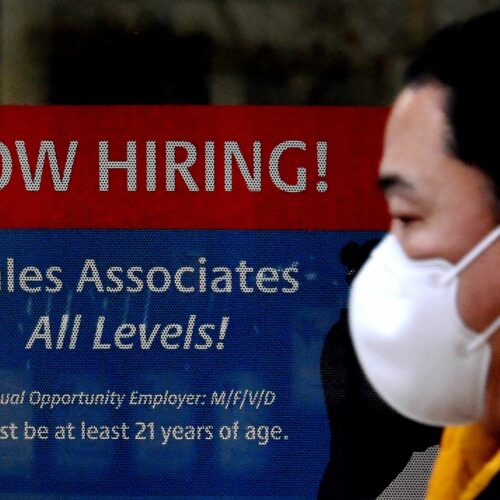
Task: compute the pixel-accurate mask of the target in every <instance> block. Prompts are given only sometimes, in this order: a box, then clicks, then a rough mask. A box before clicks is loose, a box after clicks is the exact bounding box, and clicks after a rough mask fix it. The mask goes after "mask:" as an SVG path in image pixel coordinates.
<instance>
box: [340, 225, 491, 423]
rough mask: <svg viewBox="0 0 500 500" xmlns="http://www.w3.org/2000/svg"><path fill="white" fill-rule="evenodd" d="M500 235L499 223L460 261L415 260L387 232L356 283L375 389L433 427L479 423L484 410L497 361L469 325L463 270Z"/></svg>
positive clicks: (360, 350) (362, 351) (354, 303)
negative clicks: (460, 304) (461, 298)
mask: <svg viewBox="0 0 500 500" xmlns="http://www.w3.org/2000/svg"><path fill="white" fill-rule="evenodd" d="M499 237H500V227H497V228H496V229H495V230H494V231H492V232H491V233H490V234H489V235H488V236H487V237H486V238H485V239H483V240H482V241H481V242H480V243H479V244H478V245H476V246H475V247H474V248H473V249H472V250H471V251H470V252H469V253H468V254H467V255H466V256H465V257H464V258H463V259H462V260H461V261H460V262H459V263H458V264H457V265H453V264H451V263H450V262H447V261H445V260H443V259H425V260H412V259H410V258H408V257H407V256H406V255H405V253H404V252H403V250H402V248H401V246H400V245H399V243H398V240H397V239H396V237H395V236H394V235H392V234H389V235H388V236H386V237H385V238H384V240H383V241H382V242H381V243H380V244H379V245H378V246H377V248H375V250H374V251H373V253H372V254H371V256H370V258H369V259H368V261H367V262H366V264H365V265H364V267H363V268H362V269H361V271H360V273H359V274H358V276H357V277H356V279H355V280H354V282H353V284H352V288H351V296H350V300H349V323H350V329H351V335H352V339H353V343H354V347H355V349H356V353H357V355H358V358H359V361H360V363H361V366H362V367H363V370H364V371H365V374H366V376H367V378H368V379H369V381H370V382H371V384H372V385H373V387H374V388H375V389H376V390H377V392H378V393H379V394H380V396H382V398H383V399H384V400H385V401H386V402H387V403H388V404H389V405H391V406H392V407H393V408H394V409H395V410H397V411H398V412H399V413H401V414H403V415H405V416H406V417H408V418H411V419H413V420H416V421H417V422H421V423H424V424H429V425H439V426H442V425H456V424H464V423H468V422H473V421H476V420H478V419H479V418H481V416H482V415H483V412H484V403H485V391H486V382H487V377H488V369H489V365H490V359H491V347H490V345H489V343H488V342H487V340H488V338H489V337H490V336H491V335H492V334H493V333H494V332H495V331H496V330H497V329H498V328H499V327H500V316H498V317H497V318H496V320H495V321H494V322H493V323H492V324H491V325H490V326H489V327H488V328H487V329H486V330H485V331H484V332H483V333H481V334H478V333H476V332H474V331H472V330H470V329H469V328H468V327H467V326H466V325H464V323H463V321H462V319H461V318H460V315H459V312H458V309H457V290H458V281H459V278H458V275H459V273H460V272H461V271H462V270H463V269H464V268H465V267H466V266H468V265H469V264H470V263H471V262H472V261H473V260H474V259H476V258H477V256H478V255H479V254H480V253H481V252H483V251H484V250H485V249H486V248H487V247H488V246H490V245H491V244H492V243H493V242H494V241H495V240H496V239H497V238H499Z"/></svg>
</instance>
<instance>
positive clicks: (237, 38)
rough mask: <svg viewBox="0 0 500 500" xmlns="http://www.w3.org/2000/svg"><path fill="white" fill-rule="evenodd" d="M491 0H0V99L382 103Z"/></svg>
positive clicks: (497, 0) (495, 3)
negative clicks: (417, 57)
mask: <svg viewBox="0 0 500 500" xmlns="http://www.w3.org/2000/svg"><path fill="white" fill-rule="evenodd" d="M495 7H500V0H0V8H1V11H0V22H1V36H0V43H1V48H0V56H1V57H0V102H1V103H2V104H153V103H155V104H159V103H179V104H286V105H387V104H389V103H390V102H391V100H392V98H393V96H394V94H395V92H397V89H398V88H399V85H400V79H401V75H402V72H403V71H404V68H405V65H406V63H407V61H408V60H409V59H410V58H411V57H412V55H413V54H414V53H415V51H416V49H417V48H418V47H419V46H420V45H421V43H422V41H423V40H425V39H426V38H427V37H428V36H429V35H430V34H431V33H432V32H434V31H435V30H436V29H437V28H439V27H441V26H443V25H445V24H447V23H449V22H452V21H456V20H460V19H464V18H467V17H469V16H471V15H474V14H477V13H480V12H484V11H486V10H489V9H492V8H495Z"/></svg>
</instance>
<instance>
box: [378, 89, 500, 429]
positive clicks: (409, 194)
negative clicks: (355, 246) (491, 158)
mask: <svg viewBox="0 0 500 500" xmlns="http://www.w3.org/2000/svg"><path fill="white" fill-rule="evenodd" d="M447 98H448V91H447V90H446V88H445V87H443V86H441V85H439V84H437V83H426V84H422V85H419V86H415V87H409V88H406V89H405V90H403V92H401V94H400V95H399V97H398V99H397V100H396V103H395V105H394V108H393V110H392V113H391V116H390V118H389V122H388V125H387V129H386V136H385V145H384V154H383V158H382V162H381V166H380V185H381V188H382V190H383V191H384V194H385V197H386V200H387V204H388V207H389V212H390V215H391V221H392V222H391V231H392V232H393V233H394V234H395V235H396V237H397V238H398V240H399V242H400V244H401V246H402V248H403V250H404V251H405V253H406V254H407V255H408V256H409V257H410V258H414V259H422V258H431V257H441V258H444V259H446V260H448V261H450V262H453V263H456V262H457V261H458V260H460V258H461V257H463V256H464V255H465V254H466V253H467V252H468V251H469V250H471V249H472V248H473V247H474V246H475V245H476V244H477V243H478V242H479V241H480V240H481V239H483V238H484V237H485V236H486V235H487V234H488V233H489V232H490V231H491V230H493V229H494V228H495V227H496V226H497V225H498V220H497V216H496V204H495V198H494V195H493V190H492V187H491V184H490V181H489V180H488V178H487V176H486V175H485V174H483V173H482V172H481V171H480V170H478V169H476V168H473V167H471V166H469V165H466V164H464V163H463V162H462V161H460V160H458V159H457V158H455V157H454V156H453V155H452V154H451V153H450V152H449V150H448V148H447V141H448V140H449V134H450V131H449V126H448V121H447V118H446V115H445V111H444V110H445V108H446V105H447ZM499 147H500V144H499ZM499 283H500V241H499V240H497V241H496V243H494V244H493V245H492V246H491V247H489V248H488V249H487V250H486V251H485V252H484V253H482V254H481V255H480V256H479V257H478V258H477V259H476V260H475V261H474V262H473V263H472V264H470V265H469V266H468V267H467V268H466V269H465V270H464V271H463V272H462V273H461V274H460V286H459V293H458V297H457V304H458V309H459V312H460V316H461V317H462V319H463V321H464V322H465V324H467V325H468V326H469V327H470V328H472V329H473V330H476V331H478V332H480V331H482V330H483V329H484V328H486V327H487V326H488V325H490V324H491V323H492V322H493V321H494V320H495V319H496V317H497V316H498V314H499V311H500V286H499ZM436 335H439V332H436ZM491 345H492V348H493V362H492V365H491V368H490V376H489V381H488V402H487V406H488V408H487V413H488V414H489V415H490V416H493V413H494V414H495V415H496V416H495V418H494V421H495V422H494V424H493V425H494V428H495V429H497V430H499V431H500V403H499V402H500V334H499V333H498V332H497V333H496V334H495V335H494V337H493V338H492V340H491Z"/></svg>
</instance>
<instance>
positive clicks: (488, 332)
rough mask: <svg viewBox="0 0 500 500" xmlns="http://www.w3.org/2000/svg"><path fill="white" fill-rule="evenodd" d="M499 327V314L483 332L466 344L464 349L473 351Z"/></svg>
mask: <svg viewBox="0 0 500 500" xmlns="http://www.w3.org/2000/svg"><path fill="white" fill-rule="evenodd" d="M499 328H500V316H498V317H497V319H496V320H495V321H493V323H492V324H491V325H490V326H489V327H488V328H486V330H484V332H482V333H480V334H479V335H478V336H477V339H474V340H473V341H472V342H470V343H469V344H467V346H466V348H465V351H466V352H472V351H475V350H476V349H477V348H478V347H480V346H481V345H483V344H484V343H485V342H486V341H487V340H488V339H489V338H490V337H492V336H493V334H494V333H495V332H496V331H497V330H498V329H499Z"/></svg>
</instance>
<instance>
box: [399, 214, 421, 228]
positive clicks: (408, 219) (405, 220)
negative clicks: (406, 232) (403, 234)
mask: <svg viewBox="0 0 500 500" xmlns="http://www.w3.org/2000/svg"><path fill="white" fill-rule="evenodd" d="M395 219H396V220H398V221H400V222H401V223H402V224H403V226H409V225H410V224H412V223H413V222H417V221H418V220H419V218H418V217H415V216H412V215H401V216H399V217H395Z"/></svg>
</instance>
